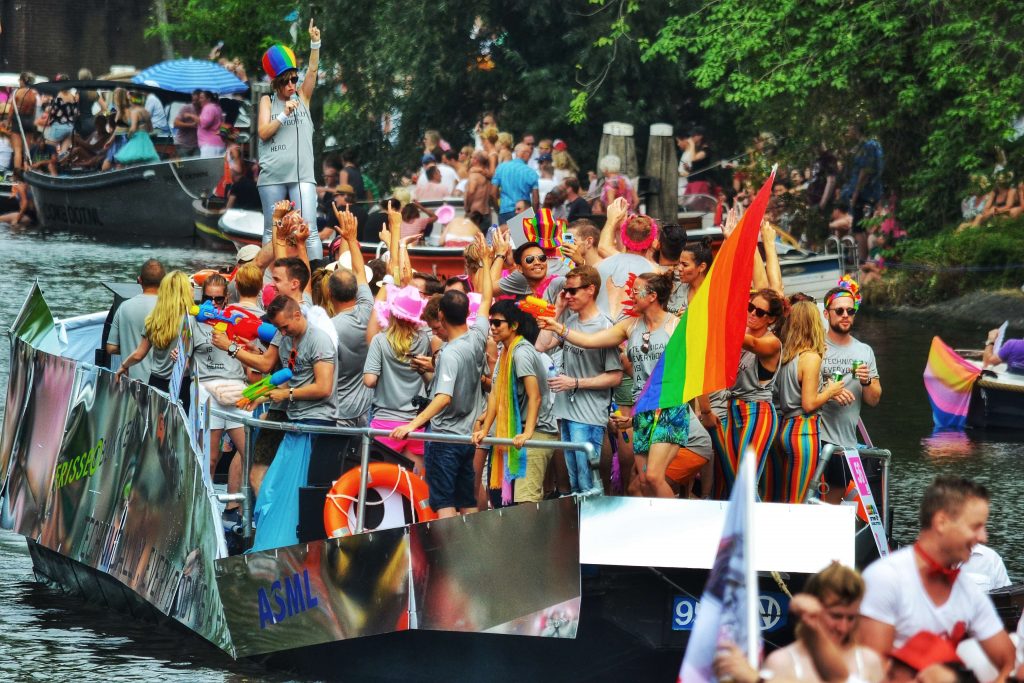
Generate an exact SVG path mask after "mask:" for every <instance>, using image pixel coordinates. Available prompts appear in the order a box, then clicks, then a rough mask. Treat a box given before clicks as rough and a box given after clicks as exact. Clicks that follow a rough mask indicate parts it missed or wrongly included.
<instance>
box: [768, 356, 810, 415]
mask: <svg viewBox="0 0 1024 683" xmlns="http://www.w3.org/2000/svg"><path fill="white" fill-rule="evenodd" d="M803 353H812V352H810V351H804V352H802V353H801V354H799V355H797V356H794V357H793V360H791V361H789V362H788V363H785V364H783V365H780V366H779V373H778V375H776V377H775V391H774V394H775V396H774V398H775V401H774V402H775V409H776V410H778V411H779V417H781V418H782V419H783V420H787V419H789V418H791V417H796V416H798V415H803V414H804V402H803V390H802V387H801V386H800V380H799V378H798V377H797V374H798V373H797V370H798V369H799V367H798V366H799V364H800V356H801V355H803Z"/></svg>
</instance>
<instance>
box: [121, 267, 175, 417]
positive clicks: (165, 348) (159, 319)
mask: <svg viewBox="0 0 1024 683" xmlns="http://www.w3.org/2000/svg"><path fill="white" fill-rule="evenodd" d="M192 298H193V294H192V284H191V283H190V282H189V279H188V275H185V273H183V272H181V271H180V270H174V271H171V272H170V273H168V274H167V275H166V276H165V277H164V279H163V280H161V281H160V288H159V289H158V290H157V293H156V305H155V306H154V307H153V311H152V312H151V313H150V314H149V316H147V318H146V329H145V332H143V335H142V341H140V342H139V345H138V347H137V348H136V349H135V350H134V351H132V352H131V354H130V355H129V356H128V357H127V358H125V359H124V360H123V361H122V362H121V367H119V368H118V369H117V372H116V373H115V377H117V378H118V379H120V378H121V377H122V376H123V375H124V374H125V373H126V372H128V368H130V367H131V366H133V365H135V364H136V363H139V362H141V361H142V359H143V358H145V357H146V356H147V355H149V353H150V351H152V352H153V367H152V371H151V373H150V375H149V382H147V383H148V384H149V386H151V387H153V388H154V389H159V390H160V391H164V392H166V391H168V390H169V389H170V386H171V372H172V371H173V370H174V363H175V361H176V360H177V353H176V352H175V351H176V349H177V348H178V339H179V337H180V335H181V322H182V320H183V319H184V318H185V316H186V315H187V314H188V310H189V308H191V307H192V303H193V300H192ZM185 351H186V353H191V352H192V350H191V349H186V350H185ZM178 398H179V400H180V401H181V403H182V405H184V407H185V411H186V412H188V406H189V390H188V382H187V381H183V382H182V383H181V391H180V392H179V396H178Z"/></svg>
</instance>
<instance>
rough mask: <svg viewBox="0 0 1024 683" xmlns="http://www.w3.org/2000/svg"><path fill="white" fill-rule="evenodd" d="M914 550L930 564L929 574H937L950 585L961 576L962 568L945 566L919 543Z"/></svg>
mask: <svg viewBox="0 0 1024 683" xmlns="http://www.w3.org/2000/svg"><path fill="white" fill-rule="evenodd" d="M914 552H916V553H917V555H918V557H920V558H921V559H922V560H924V563H925V564H926V565H927V566H928V576H935V577H938V578H940V579H942V580H944V581H945V582H946V583H948V584H949V585H950V586H952V585H953V583H954V582H955V581H956V577H958V576H960V569H959V568H957V569H953V568H952V567H943V566H942V565H941V564H939V563H938V561H937V560H936V559H935V558H934V557H932V556H931V555H929V554H928V553H926V552H925V551H924V550H922V549H921V546H920V545H919V544H917V543H915V544H914Z"/></svg>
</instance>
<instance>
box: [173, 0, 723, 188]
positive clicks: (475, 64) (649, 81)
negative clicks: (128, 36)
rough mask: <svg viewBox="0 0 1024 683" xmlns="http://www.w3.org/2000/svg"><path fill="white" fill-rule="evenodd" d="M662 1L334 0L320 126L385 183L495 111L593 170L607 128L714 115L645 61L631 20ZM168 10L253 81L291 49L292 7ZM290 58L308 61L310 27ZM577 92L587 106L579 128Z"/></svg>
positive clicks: (205, 0) (326, 14) (327, 11)
mask: <svg viewBox="0 0 1024 683" xmlns="http://www.w3.org/2000/svg"><path fill="white" fill-rule="evenodd" d="M659 4H660V3H652V6H651V7H648V6H647V4H646V3H640V2H638V1H637V0H616V3H615V4H610V5H608V6H607V7H606V6H605V5H604V4H602V3H595V2H593V1H592V0H569V1H568V2H564V3H556V4H549V3H536V2H530V1H529V0H472V1H471V0H438V2H435V3H410V2H401V1H400V0H382V1H381V2H377V3H370V4H366V3H348V4H344V5H342V4H341V3H338V2H330V3H327V4H325V5H322V6H320V7H319V8H318V9H314V17H315V19H316V22H317V25H319V26H320V27H321V28H322V30H323V49H322V51H321V74H322V76H321V87H320V88H319V89H318V90H317V95H316V97H317V98H319V99H320V101H321V102H322V103H323V107H324V120H323V126H322V128H323V130H324V132H325V133H326V134H327V135H329V136H331V137H333V138H334V139H335V140H336V141H337V146H338V147H342V148H350V147H354V148H356V149H357V150H358V152H359V156H360V157H361V159H362V160H363V162H364V166H365V167H366V168H368V169H369V170H370V171H371V172H372V173H373V174H374V176H375V177H376V178H377V179H378V180H379V181H384V182H387V181H389V180H391V179H393V177H394V175H395V174H396V173H397V172H400V171H402V170H408V169H412V168H415V167H416V166H417V165H418V160H419V151H418V150H419V148H420V147H421V140H422V136H423V133H424V131H425V130H428V129H437V130H439V131H440V132H441V134H442V135H443V137H444V138H445V139H447V140H448V141H449V142H450V143H451V144H452V145H456V146H457V145H462V144H466V143H469V142H471V132H472V130H473V128H474V126H475V124H476V122H477V121H479V120H480V117H481V115H482V113H483V112H485V111H488V110H490V111H494V112H495V113H496V114H497V116H498V120H499V126H500V128H501V129H502V130H508V131H510V132H512V133H513V134H515V135H516V136H517V137H518V136H519V135H521V134H523V133H524V132H527V131H529V132H533V133H535V134H536V135H537V136H538V137H553V138H556V137H557V138H562V139H564V140H566V141H567V142H568V143H569V147H570V151H571V153H572V154H573V155H574V156H575V157H576V159H577V161H579V162H580V165H581V166H582V167H583V168H593V167H594V163H595V162H596V155H597V148H598V143H599V141H600V137H601V125H602V124H603V123H604V122H607V121H625V122H628V123H632V124H634V125H635V126H636V134H637V148H638V149H641V150H642V149H644V148H645V146H646V135H647V130H648V125H649V124H651V123H658V122H668V123H673V124H676V125H679V124H681V123H683V122H686V121H692V120H695V119H698V118H705V117H703V116H702V115H701V114H700V112H699V111H697V110H698V109H699V105H698V104H697V102H696V100H695V98H694V91H693V89H692V88H691V87H689V86H688V85H687V77H686V73H685V72H686V69H687V68H688V67H689V66H690V65H689V64H688V63H687V61H686V60H685V59H683V60H681V61H680V60H677V61H674V62H670V61H658V62H650V63H647V64H645V63H644V62H643V61H642V56H643V55H642V48H643V47H644V43H642V42H641V41H640V40H639V39H638V38H637V37H635V36H633V35H631V34H629V31H628V26H627V25H626V24H625V23H622V22H623V21H624V19H622V18H624V17H626V16H628V17H632V18H636V19H640V20H642V21H644V22H647V23H654V22H656V21H657V20H658V14H657V12H658V8H657V7H654V6H653V5H659ZM168 6H169V13H170V15H171V20H170V24H169V25H168V27H167V28H168V30H170V31H171V33H172V35H174V36H176V37H177V38H178V39H179V40H185V41H188V42H189V43H192V44H195V45H203V46H209V45H212V44H213V43H215V42H216V41H217V40H220V39H224V40H225V41H226V45H225V49H224V52H225V54H229V55H232V56H233V55H235V54H240V55H242V56H243V57H245V58H246V64H247V67H248V71H249V74H250V76H251V77H258V76H259V75H260V74H259V73H258V64H259V62H258V58H259V55H260V53H261V52H262V50H263V49H264V48H265V47H266V45H267V44H269V43H270V42H272V41H274V40H282V41H283V42H286V43H289V44H290V43H291V38H290V36H289V35H288V22H284V21H283V20H282V18H283V17H284V16H285V15H286V14H287V13H288V12H289V11H291V7H294V5H290V6H289V5H285V4H282V3H281V2H280V0H270V2H268V3H263V4H261V5H250V4H249V3H243V2H242V1H241V0H169V2H168ZM301 11H302V12H303V15H302V16H301V17H300V18H299V20H298V25H299V26H300V27H304V26H305V23H306V22H308V10H307V9H302V10H301ZM616 21H620V23H619V24H616V25H617V26H618V29H619V33H617V34H614V35H613V37H612V38H609V37H608V35H607V33H606V31H605V29H606V28H607V26H608V25H609V24H614V23H615V22H616ZM227 26H230V27H231V29H230V31H228V30H226V29H225V28H224V27H227ZM609 41H610V42H609ZM293 47H294V48H295V50H296V53H297V54H298V55H300V56H304V55H306V54H307V50H308V48H307V46H306V43H305V30H304V28H303V30H302V31H300V34H299V38H298V42H297V44H295V45H293ZM597 85H600V87H599V88H598V87H596V86H597ZM581 93H583V94H584V95H585V96H586V98H587V102H586V107H585V109H578V110H577V111H578V113H579V114H580V116H578V117H576V118H572V117H571V116H570V111H571V109H572V103H573V101H574V97H577V96H578V95H580V94H581ZM386 115H391V116H392V117H393V118H395V119H400V121H399V122H400V125H399V126H397V133H396V135H395V136H388V135H385V133H384V132H383V130H382V120H383V118H384V117H385V116H386ZM719 118H720V119H722V120H723V121H725V122H726V123H727V119H726V117H719ZM712 125H714V124H712ZM723 125H724V124H723Z"/></svg>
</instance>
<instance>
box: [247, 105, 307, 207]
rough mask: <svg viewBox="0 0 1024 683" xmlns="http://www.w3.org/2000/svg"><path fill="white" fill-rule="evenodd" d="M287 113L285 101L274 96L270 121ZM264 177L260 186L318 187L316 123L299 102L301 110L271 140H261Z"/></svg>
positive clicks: (261, 166)
mask: <svg viewBox="0 0 1024 683" xmlns="http://www.w3.org/2000/svg"><path fill="white" fill-rule="evenodd" d="M282 112H284V100H282V99H280V98H279V97H278V96H277V95H271V96H270V118H271V119H274V118H276V117H277V115H278V114H280V113H282ZM258 147H259V160H260V177H259V180H258V181H257V183H256V184H257V185H259V186H261V187H262V186H263V185H281V184H283V183H315V182H316V176H314V175H313V119H312V117H311V116H310V114H309V109H308V108H307V107H306V105H305V104H303V102H302V100H301V99H299V108H298V109H296V110H295V112H294V113H293V114H292V115H291V116H289V117H288V120H287V121H285V122H284V124H282V125H281V127H280V128H278V129H277V132H276V133H274V137H272V138H270V139H269V140H263V139H262V138H260V139H259V140H258Z"/></svg>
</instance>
